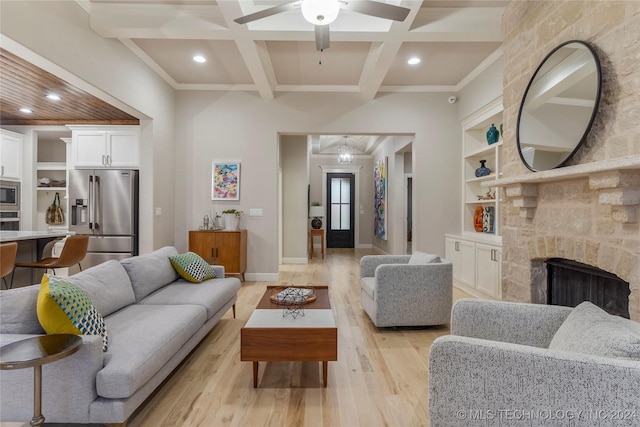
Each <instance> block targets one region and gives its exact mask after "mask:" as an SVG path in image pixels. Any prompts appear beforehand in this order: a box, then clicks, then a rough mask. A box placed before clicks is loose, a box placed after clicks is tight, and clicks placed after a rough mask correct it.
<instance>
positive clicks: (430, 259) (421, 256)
mask: <svg viewBox="0 0 640 427" xmlns="http://www.w3.org/2000/svg"><path fill="white" fill-rule="evenodd" d="M434 262H440V257H439V256H438V255H434V254H428V253H426V252H420V251H415V252H414V253H412V254H411V257H410V258H409V262H408V263H407V264H410V265H416V264H418V265H422V264H430V263H434Z"/></svg>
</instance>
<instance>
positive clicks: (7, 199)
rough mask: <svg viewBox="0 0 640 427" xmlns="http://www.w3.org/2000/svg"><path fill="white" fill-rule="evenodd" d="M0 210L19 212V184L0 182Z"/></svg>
mask: <svg viewBox="0 0 640 427" xmlns="http://www.w3.org/2000/svg"><path fill="white" fill-rule="evenodd" d="M0 210H2V211H19V210H20V183H19V182H15V181H4V180H0Z"/></svg>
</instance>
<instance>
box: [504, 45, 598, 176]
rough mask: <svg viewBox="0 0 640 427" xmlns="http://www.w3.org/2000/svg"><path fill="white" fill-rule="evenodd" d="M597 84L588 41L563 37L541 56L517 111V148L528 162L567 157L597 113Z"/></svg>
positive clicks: (549, 164) (554, 163)
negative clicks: (559, 42)
mask: <svg viewBox="0 0 640 427" xmlns="http://www.w3.org/2000/svg"><path fill="white" fill-rule="evenodd" d="M600 87H601V77H600V62H599V61H598V57H597V56H596V54H595V52H594V51H593V49H592V48H591V46H589V45H588V44H586V43H584V42H581V41H576V40H572V41H568V42H565V43H563V44H561V45H560V46H558V47H556V48H555V49H553V50H552V51H551V53H549V54H548V55H547V56H546V58H544V60H543V61H542V63H541V64H540V65H539V66H538V69H537V70H536V72H535V73H533V77H531V80H530V81H529V85H528V86H527V90H526V91H525V93H524V97H523V99H522V104H520V112H519V113H518V128H517V132H516V138H517V142H518V152H519V153H520V158H521V159H522V162H523V163H524V165H525V166H526V167H527V168H529V169H530V170H532V171H534V172H535V171H542V170H548V169H553V168H557V167H560V166H563V165H564V164H565V163H566V162H567V161H568V160H569V159H570V158H571V156H572V155H573V154H574V153H575V152H576V151H577V150H578V148H580V145H582V143H583V142H584V140H585V139H586V137H587V133H588V132H589V129H590V128H591V124H592V123H593V119H594V118H595V116H596V111H597V110H598V102H599V101H600Z"/></svg>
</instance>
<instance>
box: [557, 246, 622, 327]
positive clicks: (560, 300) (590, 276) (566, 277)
mask: <svg viewBox="0 0 640 427" xmlns="http://www.w3.org/2000/svg"><path fill="white" fill-rule="evenodd" d="M545 263H546V264H547V304H552V305H564V306H568V307H575V306H576V305H578V304H580V303H581V302H583V301H590V302H592V303H593V304H595V305H597V306H598V307H600V308H602V309H603V310H605V311H607V312H608V313H610V314H614V315H617V316H622V317H626V318H627V319H628V318H629V294H630V293H631V291H630V289H629V282H625V281H624V280H622V279H620V278H619V277H618V276H616V275H615V274H612V273H609V272H607V271H604V270H601V269H599V268H596V267H592V266H590V265H587V264H582V263H580V262H576V261H572V260H567V259H562V258H549V259H547V260H546V261H545Z"/></svg>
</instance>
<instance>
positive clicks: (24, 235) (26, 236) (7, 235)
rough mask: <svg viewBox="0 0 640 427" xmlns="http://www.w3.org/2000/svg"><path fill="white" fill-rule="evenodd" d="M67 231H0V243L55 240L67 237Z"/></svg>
mask: <svg viewBox="0 0 640 427" xmlns="http://www.w3.org/2000/svg"><path fill="white" fill-rule="evenodd" d="M69 234H73V233H70V232H69V231H66V230H63V231H7V230H1V231H0V243H6V242H17V241H20V240H40V239H48V240H51V239H55V238H58V237H65V236H68V235H69Z"/></svg>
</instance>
